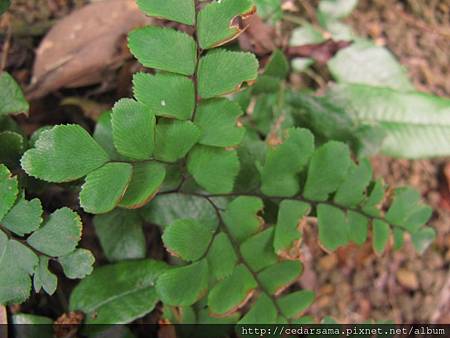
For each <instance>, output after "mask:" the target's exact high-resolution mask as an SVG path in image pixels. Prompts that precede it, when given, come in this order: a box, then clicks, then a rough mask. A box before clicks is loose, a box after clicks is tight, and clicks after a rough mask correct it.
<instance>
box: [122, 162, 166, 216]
mask: <svg viewBox="0 0 450 338" xmlns="http://www.w3.org/2000/svg"><path fill="white" fill-rule="evenodd" d="M165 177H166V168H165V166H164V165H163V164H161V163H156V162H142V163H135V164H133V175H132V177H131V181H130V183H129V184H128V187H127V191H126V192H125V195H123V198H122V200H121V201H120V203H119V206H121V207H124V208H128V209H137V208H140V207H142V206H144V205H145V204H147V203H148V202H149V201H150V200H151V199H152V198H153V197H155V195H156V194H157V193H158V191H159V188H160V186H161V184H162V183H163V181H164V179H165Z"/></svg>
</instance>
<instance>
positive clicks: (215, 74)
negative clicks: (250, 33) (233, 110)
mask: <svg viewBox="0 0 450 338" xmlns="http://www.w3.org/2000/svg"><path fill="white" fill-rule="evenodd" d="M233 1H234V0H233ZM257 76H258V60H257V59H256V57H255V56H254V55H253V54H250V53H242V52H231V51H226V50H218V51H214V52H210V53H208V54H207V55H206V56H204V57H203V58H202V59H201V60H200V64H199V70H198V86H199V87H198V89H199V95H200V96H201V97H202V98H203V99H208V98H212V97H216V96H221V95H225V94H231V93H233V92H236V91H239V90H240V88H241V86H242V85H243V83H247V84H252V83H253V82H255V80H256V77H257Z"/></svg>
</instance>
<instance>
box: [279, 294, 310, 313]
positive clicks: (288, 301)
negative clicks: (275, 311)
mask: <svg viewBox="0 0 450 338" xmlns="http://www.w3.org/2000/svg"><path fill="white" fill-rule="evenodd" d="M314 298H315V294H314V292H312V291H309V290H302V291H297V292H294V293H291V294H288V295H286V296H282V297H281V298H280V299H279V300H278V305H279V306H280V308H281V311H282V312H283V314H284V315H285V316H286V317H287V318H297V317H298V316H299V315H301V313H302V312H303V311H304V310H306V309H307V308H308V307H309V306H310V305H311V304H312V302H313V301H314Z"/></svg>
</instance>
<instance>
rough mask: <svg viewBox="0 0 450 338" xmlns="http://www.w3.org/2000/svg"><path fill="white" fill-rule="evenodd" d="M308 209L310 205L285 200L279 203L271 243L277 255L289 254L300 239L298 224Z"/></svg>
mask: <svg viewBox="0 0 450 338" xmlns="http://www.w3.org/2000/svg"><path fill="white" fill-rule="evenodd" d="M310 209H311V207H310V205H308V204H306V203H303V202H300V201H292V200H285V201H282V202H281V203H280V208H279V210H278V221H277V225H276V227H275V238H274V241H273V247H274V249H275V252H276V253H277V254H278V255H281V254H283V253H287V252H289V249H291V248H292V247H293V246H294V244H295V242H296V241H298V240H299V239H300V238H301V236H302V232H301V230H302V229H300V224H301V221H302V219H303V217H305V216H306V215H307V214H308V213H309V211H310Z"/></svg>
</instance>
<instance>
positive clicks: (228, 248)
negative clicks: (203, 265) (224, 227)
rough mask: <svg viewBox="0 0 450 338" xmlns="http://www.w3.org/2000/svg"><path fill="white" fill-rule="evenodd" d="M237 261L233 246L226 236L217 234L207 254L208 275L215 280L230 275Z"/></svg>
mask: <svg viewBox="0 0 450 338" xmlns="http://www.w3.org/2000/svg"><path fill="white" fill-rule="evenodd" d="M237 261H238V257H237V256H236V253H235V252H234V248H233V245H232V244H231V242H230V239H229V238H228V236H227V235H226V234H225V233H223V232H221V233H220V234H218V235H217V236H216V237H215V238H214V241H213V243H212V245H211V248H210V249H209V252H208V264H209V270H210V273H211V274H212V275H213V276H214V277H215V278H217V279H219V280H220V279H223V278H225V277H228V276H230V275H231V273H232V272H233V270H234V267H235V266H236V264H237Z"/></svg>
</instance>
